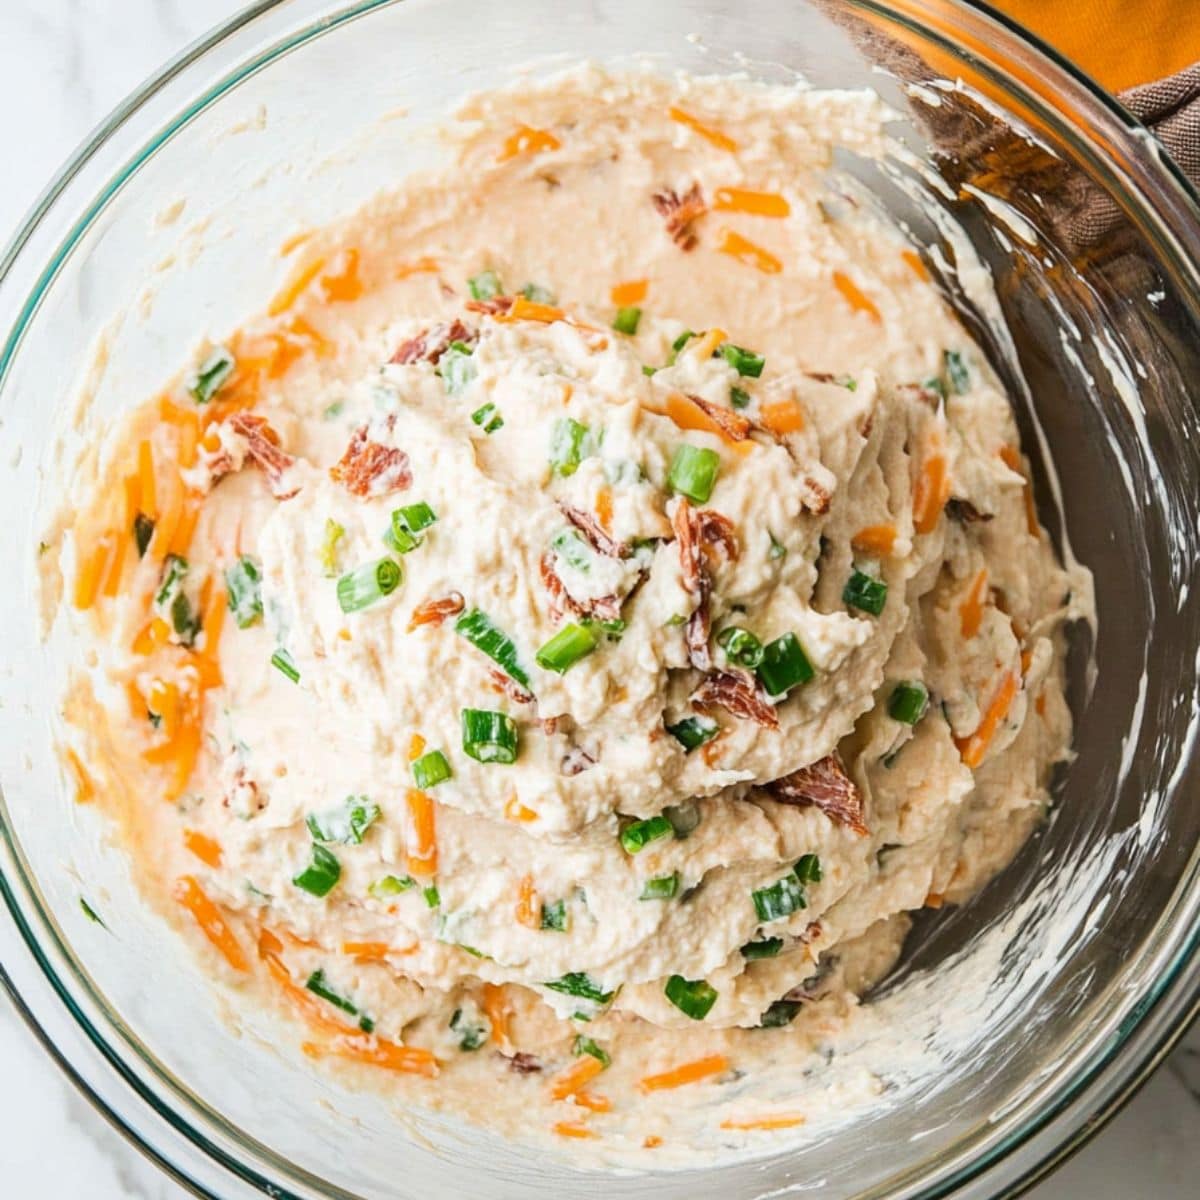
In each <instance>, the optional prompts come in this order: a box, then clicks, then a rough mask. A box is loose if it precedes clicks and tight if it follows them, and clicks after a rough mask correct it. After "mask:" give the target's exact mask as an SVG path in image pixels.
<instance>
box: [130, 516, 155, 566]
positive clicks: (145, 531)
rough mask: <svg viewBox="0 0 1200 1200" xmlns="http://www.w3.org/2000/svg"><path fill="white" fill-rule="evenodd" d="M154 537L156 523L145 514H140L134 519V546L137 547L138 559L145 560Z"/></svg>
mask: <svg viewBox="0 0 1200 1200" xmlns="http://www.w3.org/2000/svg"><path fill="white" fill-rule="evenodd" d="M153 536H154V521H153V520H152V519H151V518H150V517H148V516H146V514H145V513H138V515H137V516H136V517H134V518H133V544H134V545H135V546H136V547H137V552H138V558H145V557H146V551H147V550H148V549H149V547H150V539H151V538H152V537H153Z"/></svg>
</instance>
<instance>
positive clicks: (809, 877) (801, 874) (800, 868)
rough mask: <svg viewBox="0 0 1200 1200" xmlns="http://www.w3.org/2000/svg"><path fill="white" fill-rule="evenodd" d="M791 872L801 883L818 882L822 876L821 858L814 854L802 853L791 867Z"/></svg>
mask: <svg viewBox="0 0 1200 1200" xmlns="http://www.w3.org/2000/svg"><path fill="white" fill-rule="evenodd" d="M792 874H794V875H795V876H796V878H797V879H798V880H800V882H801V883H820V882H821V880H822V879H823V878H824V875H823V874H822V871H821V860H820V858H818V857H817V855H815V854H802V855H801V856H800V858H799V859H798V860H797V861H796V865H795V866H794V867H793V868H792Z"/></svg>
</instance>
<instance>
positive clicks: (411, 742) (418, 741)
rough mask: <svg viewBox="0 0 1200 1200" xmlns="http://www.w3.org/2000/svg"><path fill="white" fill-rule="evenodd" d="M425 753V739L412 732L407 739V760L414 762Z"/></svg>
mask: <svg viewBox="0 0 1200 1200" xmlns="http://www.w3.org/2000/svg"><path fill="white" fill-rule="evenodd" d="M424 753H425V739H424V738H423V737H422V736H421V735H420V734H419V733H414V734H413V735H412V737H410V738H409V739H408V761H409V762H416V761H417V759H418V758H420V757H421V755H422V754H424Z"/></svg>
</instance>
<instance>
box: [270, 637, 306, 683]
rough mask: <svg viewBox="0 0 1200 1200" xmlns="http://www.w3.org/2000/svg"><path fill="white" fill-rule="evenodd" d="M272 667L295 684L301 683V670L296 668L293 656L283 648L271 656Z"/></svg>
mask: <svg viewBox="0 0 1200 1200" xmlns="http://www.w3.org/2000/svg"><path fill="white" fill-rule="evenodd" d="M271 666H273V667H275V668H276V670H279V671H281V672H283V674H284V675H286V676H287V677H288V678H289V679H290V680H291V681H292V682H293V683H299V682H300V669H299V667H297V666H296V663H295V660H294V659H293V658H292V656H291V655H290V654H289V653H288V652H287V651H286V650H285V649H284V648H283V647H282V646H280V647H279V649H277V650H276V651H275V653H274V654H272V655H271Z"/></svg>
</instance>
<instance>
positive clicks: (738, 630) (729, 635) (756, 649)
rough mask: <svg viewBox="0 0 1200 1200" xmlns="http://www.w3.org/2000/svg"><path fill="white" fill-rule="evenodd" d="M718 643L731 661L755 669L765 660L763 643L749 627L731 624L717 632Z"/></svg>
mask: <svg viewBox="0 0 1200 1200" xmlns="http://www.w3.org/2000/svg"><path fill="white" fill-rule="evenodd" d="M717 645H718V646H720V647H721V649H722V650H724V651H725V657H726V658H727V659H729V661H730V662H731V663H737V665H738V666H741V667H749V668H750V670H751V671H753V670H755V669H756V668H757V667H758V666H759V665H760V664H761V663H762V660H763V644H762V642H760V641H759V640H758V638H756V637H755V636H754V634H752V633H751V632H750V630H748V629H743V628H742V627H741V626H740V625H729V626H727V627H726V628H725V629H722V630H721V632H720V633H718V634H717Z"/></svg>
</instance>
